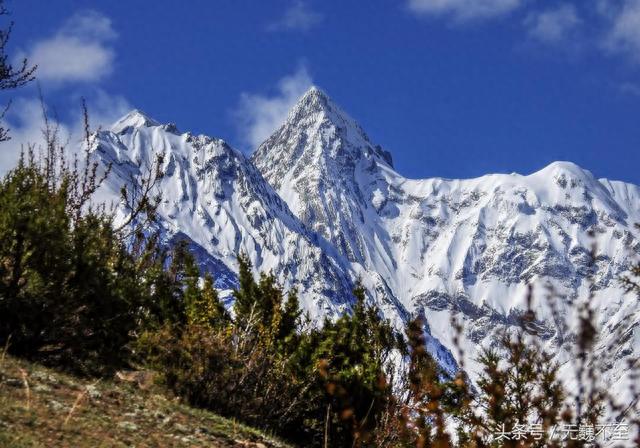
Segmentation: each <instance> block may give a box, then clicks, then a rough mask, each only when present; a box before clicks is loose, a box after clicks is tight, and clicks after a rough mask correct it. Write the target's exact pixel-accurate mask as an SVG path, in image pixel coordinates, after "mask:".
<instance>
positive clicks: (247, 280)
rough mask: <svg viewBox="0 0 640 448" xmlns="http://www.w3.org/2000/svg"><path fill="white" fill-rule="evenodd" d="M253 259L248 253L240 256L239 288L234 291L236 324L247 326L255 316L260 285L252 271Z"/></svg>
mask: <svg viewBox="0 0 640 448" xmlns="http://www.w3.org/2000/svg"><path fill="white" fill-rule="evenodd" d="M251 268H252V266H251V260H249V257H248V256H247V255H246V254H240V255H239V256H238V280H239V283H240V285H239V288H238V289H236V290H235V291H234V292H233V296H234V298H235V302H234V304H233V310H234V312H235V320H236V324H237V325H239V326H246V325H248V324H250V323H251V322H249V321H250V320H252V319H254V318H255V314H256V312H257V310H256V306H257V305H256V302H257V299H258V297H257V293H258V285H257V284H256V281H255V280H254V278H253V273H252V272H251Z"/></svg>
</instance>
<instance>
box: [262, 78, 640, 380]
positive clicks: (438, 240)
mask: <svg viewBox="0 0 640 448" xmlns="http://www.w3.org/2000/svg"><path fill="white" fill-rule="evenodd" d="M252 161H253V162H254V164H255V165H256V166H257V167H258V169H259V170H260V171H261V173H262V174H263V176H264V178H265V179H266V180H267V181H268V182H269V183H270V184H271V185H272V186H273V187H274V188H275V189H276V191H277V192H278V193H279V194H280V196H281V197H282V198H283V199H284V201H285V202H286V203H287V205H288V206H289V208H290V209H291V210H292V211H293V213H294V214H295V215H296V216H297V217H298V218H300V220H301V221H302V222H303V223H304V224H306V225H307V226H308V227H310V228H312V229H314V230H315V231H317V232H318V233H320V234H321V235H322V236H323V237H324V238H325V239H326V240H328V241H329V242H331V244H332V245H333V246H334V247H335V248H336V249H337V250H338V251H339V252H340V253H341V254H342V255H343V256H345V257H346V258H347V259H348V260H349V261H350V262H351V263H352V264H355V265H359V266H361V267H362V268H363V269H364V271H365V272H366V273H367V275H369V276H370V277H371V278H372V282H374V283H375V284H376V285H378V288H377V292H378V294H380V293H383V294H384V295H386V296H387V298H386V300H390V301H394V302H395V301H397V302H399V303H400V304H401V305H402V306H403V307H404V308H405V309H406V310H408V311H409V312H410V313H424V314H425V316H426V317H427V320H428V323H429V326H430V330H431V333H432V335H433V336H435V337H436V338H437V339H438V340H440V341H442V342H443V343H444V345H445V346H449V347H451V339H452V331H451V325H450V317H451V315H452V314H453V315H455V316H457V317H458V318H459V319H461V320H462V322H463V323H464V327H465V338H464V339H465V340H464V341H463V348H464V352H465V354H466V356H465V358H466V359H465V360H464V361H465V366H467V368H469V369H470V370H471V371H472V373H473V371H474V369H475V367H476V366H475V364H474V358H475V356H476V355H477V347H478V346H480V345H482V344H491V342H492V341H493V340H494V338H495V332H496V330H498V329H503V328H508V327H511V326H514V325H515V324H516V323H517V322H518V316H519V315H520V314H521V313H522V311H523V309H524V307H525V306H526V303H525V302H526V296H527V288H528V286H527V285H529V284H532V285H533V286H534V288H535V289H534V294H535V298H536V299H537V301H536V310H537V312H538V316H539V322H537V324H538V325H537V326H538V333H539V334H540V335H542V337H543V338H545V339H546V340H547V341H548V344H550V345H551V347H552V349H554V350H557V352H558V359H559V360H560V361H562V362H564V361H568V356H569V355H568V352H567V351H565V348H566V347H567V346H568V343H569V342H570V341H571V340H572V339H571V335H570V329H569V330H566V329H563V328H562V326H561V325H560V324H559V322H556V321H555V320H554V317H553V313H552V312H551V309H550V306H549V304H548V303H547V302H546V300H544V296H546V295H549V289H548V288H553V291H554V293H553V296H554V297H559V298H558V299H557V300H555V302H557V307H558V312H559V315H560V316H561V317H562V320H565V319H566V320H567V321H568V322H571V321H572V316H571V315H572V312H573V311H572V310H573V309H574V308H575V307H572V306H571V304H572V303H573V302H575V301H576V300H579V299H586V298H587V297H589V295H590V294H591V295H593V298H592V303H593V304H594V306H595V307H596V308H597V309H598V311H599V314H598V319H599V322H598V323H599V325H600V327H601V328H602V329H603V336H604V337H603V340H602V341H601V344H602V347H601V348H602V350H605V348H604V347H606V346H607V344H611V342H612V339H610V338H612V337H613V332H612V329H613V328H614V327H616V326H617V327H619V326H620V325H622V326H624V327H625V328H629V329H630V331H631V332H632V335H633V337H628V338H627V344H626V346H625V347H624V348H623V347H616V348H615V350H617V353H612V355H613V356H612V358H611V366H612V369H610V372H604V375H605V376H606V375H611V378H610V379H609V381H610V382H616V381H617V380H618V379H619V377H620V376H621V375H622V371H623V370H624V368H622V369H620V368H616V369H614V368H613V366H614V365H619V366H621V365H622V360H623V358H626V357H627V356H629V355H630V354H631V353H632V352H634V351H635V352H636V353H637V350H638V349H639V348H640V346H638V345H637V343H636V342H637V338H638V336H639V334H638V330H637V329H636V326H637V322H638V312H637V310H638V307H637V305H636V303H635V302H636V300H635V298H633V297H626V298H624V297H623V293H622V291H621V289H620V287H619V284H618V282H617V279H618V277H619V276H620V274H622V273H623V272H624V271H625V270H627V269H628V267H629V265H630V263H631V260H633V259H634V257H635V256H637V255H638V254H639V253H640V241H639V239H638V237H639V232H638V230H637V229H636V228H635V226H634V224H635V223H638V222H640V210H639V209H638V206H639V205H640V189H638V187H636V186H634V185H629V184H625V183H621V182H611V181H608V180H598V179H595V178H594V177H593V175H592V174H591V173H590V172H588V171H586V170H583V169H581V168H580V167H578V166H576V165H574V164H572V163H568V162H556V163H553V164H551V165H549V166H547V167H546V168H544V169H542V170H541V171H539V172H537V173H534V174H531V175H529V176H521V175H518V174H511V175H488V176H484V177H481V178H478V179H470V180H445V179H424V180H411V179H406V178H404V177H403V176H402V175H400V174H398V173H397V172H396V171H395V170H394V169H393V164H392V160H391V156H390V155H389V153H388V152H386V151H384V150H383V149H382V148H381V147H380V146H378V145H375V144H374V143H372V142H371V140H370V139H369V138H368V137H367V135H366V134H365V133H364V131H363V130H362V129H361V128H360V126H358V125H357V124H356V123H355V121H354V120H353V119H352V118H350V117H349V116H348V115H347V114H346V113H344V112H343V111H342V110H341V109H340V108H339V107H338V106H337V105H335V104H334V103H333V102H332V100H331V99H330V98H329V97H328V96H327V95H326V94H324V93H323V92H322V91H320V90H319V89H317V88H312V89H311V90H309V91H308V92H307V93H306V94H305V95H304V96H303V97H302V98H301V99H300V101H299V102H298V104H297V105H296V106H295V107H294V108H293V110H292V111H291V112H290V114H289V116H288V118H287V120H286V122H285V123H284V124H283V125H282V127H280V128H279V129H278V130H277V131H276V132H275V133H274V134H273V135H272V136H271V137H270V138H269V139H268V140H266V141H265V142H264V143H263V144H262V145H261V146H260V147H259V148H258V150H257V151H256V152H255V153H254V155H253V157H252ZM592 248H593V250H594V251H595V258H594V259H593V260H594V261H593V262H592V257H591V251H592ZM567 332H568V333H567Z"/></svg>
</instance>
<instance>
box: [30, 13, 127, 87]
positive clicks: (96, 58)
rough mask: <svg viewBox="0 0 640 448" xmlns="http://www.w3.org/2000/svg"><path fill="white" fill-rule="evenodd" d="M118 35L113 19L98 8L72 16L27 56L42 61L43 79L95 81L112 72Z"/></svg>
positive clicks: (57, 81)
mask: <svg viewBox="0 0 640 448" xmlns="http://www.w3.org/2000/svg"><path fill="white" fill-rule="evenodd" d="M116 37H117V34H116V32H115V31H114V29H113V26H112V23H111V19H109V18H108V17H106V16H104V15H103V14H100V13H99V12H96V11H82V12H78V13H76V14H74V15H73V16H72V17H71V18H69V19H68V20H67V21H66V22H65V23H64V24H63V25H62V27H60V29H59V30H58V31H57V32H56V33H54V34H53V35H52V36H50V37H47V38H45V39H43V40H40V41H38V42H36V43H35V44H34V45H33V46H32V47H31V48H30V49H29V51H28V52H27V54H26V57H27V58H28V59H29V60H30V61H31V62H32V63H34V64H37V65H38V72H37V76H38V79H39V80H41V81H44V82H46V81H51V82H56V83H63V82H94V81H98V80H100V79H102V78H104V77H105V76H107V75H109V74H110V73H111V71H112V69H113V62H114V59H115V53H114V51H113V48H112V47H111V42H112V41H113V40H114V39H115V38H116Z"/></svg>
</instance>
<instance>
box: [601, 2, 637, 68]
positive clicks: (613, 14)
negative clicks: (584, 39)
mask: <svg viewBox="0 0 640 448" xmlns="http://www.w3.org/2000/svg"><path fill="white" fill-rule="evenodd" d="M599 6H600V12H601V13H602V14H603V15H605V16H606V17H607V18H608V19H609V21H610V30H609V32H608V33H607V34H606V37H605V39H604V42H603V47H604V49H605V50H607V51H609V52H610V53H621V54H626V55H628V56H630V57H631V58H632V59H633V60H634V61H635V62H640V0H623V1H622V2H620V1H612V0H606V1H601V2H600V4H599Z"/></svg>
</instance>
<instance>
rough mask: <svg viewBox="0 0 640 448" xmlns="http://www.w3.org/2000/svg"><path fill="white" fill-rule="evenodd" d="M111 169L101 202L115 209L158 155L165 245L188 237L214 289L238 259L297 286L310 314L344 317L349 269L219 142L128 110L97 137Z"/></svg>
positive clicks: (229, 276) (228, 280)
mask: <svg viewBox="0 0 640 448" xmlns="http://www.w3.org/2000/svg"><path fill="white" fill-rule="evenodd" d="M93 154H94V155H95V157H97V158H98V159H99V160H101V161H102V162H104V163H105V164H108V163H111V164H112V174H111V175H110V177H109V179H108V185H107V190H108V191H106V192H103V194H106V197H107V198H109V199H111V200H113V201H114V202H115V203H117V199H118V192H119V191H120V188H121V186H122V185H123V183H126V182H139V181H140V179H141V176H142V174H143V172H144V171H145V169H146V167H148V166H151V165H152V164H153V163H154V161H155V160H156V157H157V155H158V154H163V155H164V162H163V166H162V171H163V172H164V176H163V178H162V180H161V183H160V184H159V188H158V190H159V191H160V192H161V194H162V202H161V204H160V207H159V210H158V213H159V216H160V222H161V224H162V228H163V230H164V238H165V240H166V241H167V242H172V241H175V240H176V239H186V240H187V241H188V242H189V243H190V244H191V246H192V247H193V248H195V249H196V250H197V253H198V258H199V261H200V263H201V265H202V267H203V268H204V269H207V270H210V271H212V272H213V273H214V275H215V278H216V280H217V286H218V287H222V288H227V289H229V288H232V287H233V286H234V285H235V281H236V280H235V274H234V272H236V271H237V269H236V255H238V254H239V253H242V252H244V253H247V254H249V256H250V258H251V260H252V262H253V264H254V267H255V268H256V270H260V271H269V270H273V271H274V273H275V274H276V275H277V277H278V278H279V279H280V281H281V282H282V283H283V284H284V285H285V287H286V288H289V287H291V286H294V285H296V286H298V287H299V288H300V289H301V292H302V294H303V295H304V296H305V297H307V298H309V300H308V303H307V305H308V306H307V308H308V309H309V310H310V311H311V312H312V315H314V316H320V315H325V314H328V315H332V314H334V313H339V312H341V311H342V310H343V309H344V307H345V300H347V299H348V296H347V295H345V294H344V292H345V291H348V290H349V284H350V278H349V277H348V274H347V273H346V272H348V269H347V268H345V267H343V266H339V265H338V261H336V259H335V257H332V255H331V250H330V248H325V249H322V248H321V247H320V246H319V244H318V242H317V241H314V239H315V238H314V235H312V234H311V233H310V232H308V231H307V230H306V229H305V228H304V225H303V224H302V223H301V222H300V221H299V220H298V219H297V218H296V217H295V216H293V214H292V213H291V212H290V211H289V208H288V207H287V205H286V204H285V203H284V202H283V201H282V200H281V199H280V197H279V196H278V195H277V194H276V193H275V192H274V190H273V189H272V188H271V187H270V186H269V184H267V183H266V182H265V181H264V180H263V178H262V176H261V175H260V173H259V172H258V171H257V170H256V169H255V167H254V166H253V165H252V164H251V163H250V162H249V161H247V159H246V158H245V157H244V156H243V155H242V154H241V153H240V152H238V151H236V150H234V149H232V148H231V147H230V146H229V145H227V144H226V143H225V142H224V141H223V140H220V139H215V138H210V137H206V136H202V135H199V136H194V135H191V134H190V133H179V132H178V131H177V129H176V128H175V126H173V125H171V124H168V125H160V124H159V123H157V122H156V121H155V120H153V119H151V118H149V117H147V116H145V115H144V114H143V113H141V112H139V111H133V112H131V113H129V114H128V115H127V116H125V117H123V118H122V119H120V120H119V121H118V122H117V123H115V124H114V125H113V126H112V128H111V129H110V130H107V131H100V132H99V133H98V135H97V139H96V147H95V150H94V152H93Z"/></svg>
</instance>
